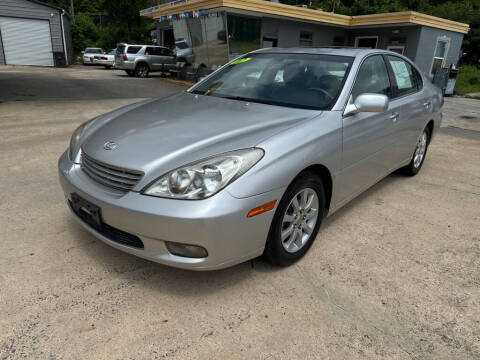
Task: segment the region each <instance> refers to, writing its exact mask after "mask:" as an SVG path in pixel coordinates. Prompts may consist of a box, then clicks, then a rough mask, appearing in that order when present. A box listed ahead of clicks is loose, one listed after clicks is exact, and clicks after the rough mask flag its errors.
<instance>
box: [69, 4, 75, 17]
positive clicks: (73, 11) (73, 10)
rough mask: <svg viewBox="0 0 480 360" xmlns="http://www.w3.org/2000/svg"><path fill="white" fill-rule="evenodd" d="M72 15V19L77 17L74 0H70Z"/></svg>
mask: <svg viewBox="0 0 480 360" xmlns="http://www.w3.org/2000/svg"><path fill="white" fill-rule="evenodd" d="M70 16H71V17H72V20H73V19H74V18H75V9H74V8H73V0H70Z"/></svg>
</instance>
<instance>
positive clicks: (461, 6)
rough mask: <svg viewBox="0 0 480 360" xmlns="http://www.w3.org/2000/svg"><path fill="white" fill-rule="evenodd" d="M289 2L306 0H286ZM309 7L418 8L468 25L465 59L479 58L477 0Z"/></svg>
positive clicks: (368, 0) (372, 0) (353, 1)
mask: <svg viewBox="0 0 480 360" xmlns="http://www.w3.org/2000/svg"><path fill="white" fill-rule="evenodd" d="M286 2H287V3H290V4H292V5H296V4H301V3H309V0H303V1H302V0H287V1H286ZM311 4H312V6H311V7H312V8H315V9H322V10H323V11H332V9H333V6H334V5H335V12H336V13H339V14H345V15H351V16H355V15H366V14H374V13H384V12H395V11H407V10H413V11H419V12H422V13H425V14H429V15H433V16H438V17H441V18H445V19H449V20H454V21H459V22H463V23H467V24H469V25H470V32H469V33H468V34H466V35H465V37H464V42H463V50H464V52H465V53H466V54H467V55H466V57H465V58H464V59H463V61H464V62H467V63H473V64H476V63H478V61H479V60H480V0H312V2H311Z"/></svg>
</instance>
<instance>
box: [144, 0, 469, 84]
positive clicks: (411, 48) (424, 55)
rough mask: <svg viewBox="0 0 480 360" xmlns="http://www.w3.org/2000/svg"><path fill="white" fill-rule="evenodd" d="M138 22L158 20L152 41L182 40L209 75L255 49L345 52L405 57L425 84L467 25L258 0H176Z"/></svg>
mask: <svg viewBox="0 0 480 360" xmlns="http://www.w3.org/2000/svg"><path fill="white" fill-rule="evenodd" d="M141 15H143V16H150V17H152V18H154V19H157V20H158V32H159V33H158V35H157V38H158V41H159V43H160V44H161V45H164V46H173V41H174V39H175V40H179V39H183V40H185V41H186V43H187V44H188V46H190V47H191V48H192V49H193V52H194V54H195V62H196V63H198V64H199V65H203V66H206V67H207V68H213V69H214V68H215V67H217V66H218V65H221V64H223V63H225V62H226V61H227V60H229V59H231V58H233V57H235V56H237V55H239V54H243V53H245V52H248V51H251V50H255V49H259V48H263V47H277V46H278V47H298V46H301V47H322V46H353V47H367V48H379V49H389V50H392V51H395V52H398V53H401V54H404V55H405V56H407V57H409V58H410V59H412V60H413V61H415V63H416V64H417V65H418V66H419V67H420V69H421V70H423V71H424V72H425V74H427V75H428V76H430V77H433V74H434V73H435V71H436V69H437V68H438V67H447V66H449V65H450V64H456V63H457V61H458V59H459V56H460V51H461V44H462V40H463V36H464V34H466V33H467V32H468V31H469V25H468V24H463V23H459V22H455V21H451V20H446V19H442V18H438V17H434V16H429V15H425V14H421V13H418V12H414V11H406V12H397V13H384V14H374V15H362V16H353V17H352V16H346V15H340V14H334V13H327V12H324V11H320V10H313V9H308V8H304V7H298V6H291V5H286V4H280V3H278V2H271V1H262V0H189V1H188V2H186V1H184V0H179V1H173V2H169V3H165V4H159V5H156V6H153V7H150V8H148V9H145V10H142V11H141Z"/></svg>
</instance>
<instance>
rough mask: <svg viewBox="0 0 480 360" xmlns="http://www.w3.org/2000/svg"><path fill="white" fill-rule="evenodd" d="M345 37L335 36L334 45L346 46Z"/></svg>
mask: <svg viewBox="0 0 480 360" xmlns="http://www.w3.org/2000/svg"><path fill="white" fill-rule="evenodd" d="M344 45H345V38H344V37H343V36H334V37H333V46H344Z"/></svg>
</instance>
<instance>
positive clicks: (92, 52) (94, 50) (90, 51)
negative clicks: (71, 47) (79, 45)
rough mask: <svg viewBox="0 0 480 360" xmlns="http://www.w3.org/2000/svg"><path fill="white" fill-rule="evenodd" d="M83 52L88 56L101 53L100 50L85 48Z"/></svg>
mask: <svg viewBox="0 0 480 360" xmlns="http://www.w3.org/2000/svg"><path fill="white" fill-rule="evenodd" d="M85 52H86V53H89V54H101V53H102V49H91V48H87V49H85Z"/></svg>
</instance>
